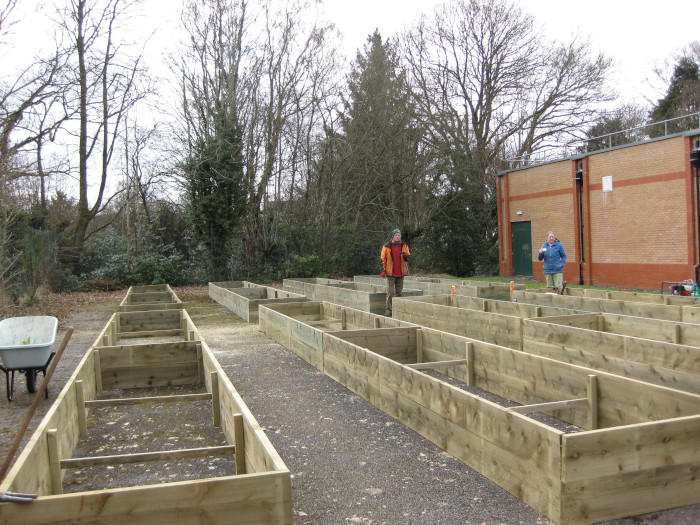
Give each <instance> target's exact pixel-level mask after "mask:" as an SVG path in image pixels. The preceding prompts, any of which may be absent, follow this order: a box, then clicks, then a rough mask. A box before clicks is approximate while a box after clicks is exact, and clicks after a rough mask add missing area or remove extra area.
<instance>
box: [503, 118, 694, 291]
mask: <svg viewBox="0 0 700 525" xmlns="http://www.w3.org/2000/svg"><path fill="white" fill-rule="evenodd" d="M694 149H700V129H696V130H693V131H690V132H686V133H683V134H678V135H673V136H670V137H664V138H660V139H653V140H649V141H646V142H640V143H636V144H631V145H626V146H619V147H615V148H610V149H606V150H601V151H596V152H593V153H586V154H583V155H578V156H575V157H569V158H566V159H562V160H557V161H552V162H547V163H542V164H538V165H532V166H527V167H523V168H518V169H513V170H509V171H505V172H502V173H499V175H498V178H497V196H498V240H499V261H500V274H501V275H502V276H525V275H533V276H534V277H535V278H540V279H542V280H544V275H543V273H542V263H541V262H539V261H538V260H537V252H538V250H539V248H540V246H541V245H542V243H544V242H545V240H546V237H547V232H548V231H549V230H553V231H554V232H556V235H557V237H558V238H559V240H560V241H561V242H562V244H563V245H564V248H565V249H566V253H567V263H566V266H565V267H564V280H565V281H567V282H568V283H570V284H579V283H582V284H593V285H600V286H618V287H629V288H642V289H659V288H660V286H661V283H662V281H683V280H685V279H695V265H696V264H698V263H699V262H700V258H699V255H698V216H697V212H696V209H697V199H698V196H697V187H696V180H695V175H696V168H695V167H694V166H693V165H692V164H691V161H690V156H691V150H694ZM577 172H578V177H577ZM577 178H578V179H579V180H578V181H577ZM579 181H580V182H579Z"/></svg>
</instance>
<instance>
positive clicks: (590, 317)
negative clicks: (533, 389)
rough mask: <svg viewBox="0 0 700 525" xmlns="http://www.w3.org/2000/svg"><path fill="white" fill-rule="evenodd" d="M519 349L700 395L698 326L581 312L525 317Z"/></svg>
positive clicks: (699, 328) (699, 338)
mask: <svg viewBox="0 0 700 525" xmlns="http://www.w3.org/2000/svg"><path fill="white" fill-rule="evenodd" d="M522 338H523V340H522V349H523V350H524V351H526V352H529V353H533V354H537V355H540V356H543V357H550V358H552V359H557V360H559V361H566V362H568V363H573V364H577V365H581V366H588V367H590V368H595V369H597V370H605V371H607V372H612V373H615V374H620V375H624V376H627V377H632V378H635V379H639V380H641V381H645V382H648V383H654V384H657V385H663V386H667V387H671V388H678V389H681V390H685V391H687V392H693V393H696V394H700V325H698V324H692V323H679V322H674V321H661V320H658V319H645V318H641V317H627V316H622V315H615V314H593V313H589V314H580V315H571V316H565V317H550V318H546V319H543V320H539V319H525V320H523V326H522Z"/></svg>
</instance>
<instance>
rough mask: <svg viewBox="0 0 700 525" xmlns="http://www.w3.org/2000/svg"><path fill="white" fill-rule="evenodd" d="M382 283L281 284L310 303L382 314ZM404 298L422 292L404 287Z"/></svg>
mask: <svg viewBox="0 0 700 525" xmlns="http://www.w3.org/2000/svg"><path fill="white" fill-rule="evenodd" d="M383 281H384V283H383V284H381V285H379V284H368V283H356V282H349V281H345V282H337V283H327V284H326V283H317V282H314V281H306V280H305V281H298V280H296V279H285V280H284V281H283V282H282V287H283V289H284V290H287V291H290V292H294V293H300V292H299V290H303V292H301V293H303V295H304V296H306V297H308V298H309V299H311V300H312V301H319V302H323V301H326V302H331V303H336V304H340V305H342V306H347V307H349V308H353V309H356V310H362V311H363V312H371V313H373V314H383V313H384V312H385V311H386V280H385V279H384V280H383ZM402 293H403V296H404V297H414V296H420V295H423V291H422V290H415V289H412V288H410V287H406V286H404V289H403V292H402Z"/></svg>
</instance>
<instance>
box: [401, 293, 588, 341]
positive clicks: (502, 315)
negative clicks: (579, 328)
mask: <svg viewBox="0 0 700 525" xmlns="http://www.w3.org/2000/svg"><path fill="white" fill-rule="evenodd" d="M574 313H576V312H574V311H573V310H567V309H565V308H556V307H548V306H537V305H532V304H525V303H512V302H510V301H498V300H494V299H483V298H479V297H471V296H463V295H434V296H426V297H405V298H404V297H401V298H397V299H394V310H393V316H394V318H395V319H400V320H402V321H406V322H409V323H413V324H417V325H422V326H427V327H430V328H435V329H436V330H441V331H443V332H450V333H452V334H457V335H462V336H465V337H470V338H472V339H479V340H480V341H485V342H488V343H493V344H498V345H502V346H507V347H508V348H514V349H520V348H521V347H522V335H521V325H522V318H523V317H546V316H550V315H557V316H559V315H566V314H574Z"/></svg>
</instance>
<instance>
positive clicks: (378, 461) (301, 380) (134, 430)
mask: <svg viewBox="0 0 700 525" xmlns="http://www.w3.org/2000/svg"><path fill="white" fill-rule="evenodd" d="M175 292H176V293H177V294H178V296H179V297H180V298H181V299H182V300H183V301H184V302H185V307H186V308H187V310H188V312H189V314H190V316H191V317H192V319H193V321H194V322H195V324H196V325H197V326H198V328H199V330H200V332H201V334H202V337H203V338H204V340H205V341H206V342H207V344H208V345H209V347H210V348H211V349H212V351H213V352H214V353H215V355H216V357H217V359H218V360H219V362H220V363H221V365H222V366H223V368H224V370H225V371H226V373H227V374H228V375H229V377H230V378H231V381H232V382H233V384H234V386H235V387H236V389H237V390H238V391H239V392H240V394H241V395H242V397H243V399H244V400H245V402H246V404H247V405H248V407H249V408H250V409H251V411H252V413H253V414H254V415H255V417H256V418H257V420H258V422H259V423H260V425H261V426H262V427H263V428H264V429H265V431H266V433H267V435H268V437H269V439H270V441H271V442H272V444H273V446H274V447H275V449H276V450H277V452H278V453H279V454H280V456H281V457H282V459H283V461H284V462H285V464H286V465H287V467H288V468H289V469H290V471H291V473H292V498H293V502H294V524H295V525H341V524H360V525H379V524H388V525H393V524H401V525H404V524H406V525H408V524H426V525H428V524H430V525H440V524H444V525H453V524H524V525H547V524H551V523H552V522H551V521H550V520H549V519H547V518H546V517H545V516H543V515H541V514H539V513H538V512H536V511H535V510H534V509H532V508H531V507H529V506H527V505H525V504H524V503H523V502H521V501H520V500H518V499H517V498H516V497H515V496H513V495H511V494H509V493H508V492H506V491H504V490H502V489H501V488H500V487H498V486H497V485H495V484H494V483H493V482H491V481H490V480H489V479H487V478H486V477H484V476H482V475H481V474H479V473H478V472H476V471H474V470H473V469H471V468H469V467H468V466H466V465H465V464H464V463H462V462H461V461H458V460H457V459H455V458H454V457H452V456H450V455H449V454H447V453H445V452H444V451H442V450H441V449H440V448H439V447H437V446H436V445H434V444H433V443H431V442H429V441H427V440H426V439H424V438H423V437H422V436H420V435H419V434H417V433H415V432H414V431H412V430H410V429H409V428H407V427H406V426H404V425H402V424H401V423H399V422H397V421H396V420H394V419H393V418H391V417H390V416H388V415H387V414H386V413H384V412H382V411H381V410H379V409H378V408H376V407H374V406H373V405H371V404H369V403H368V402H366V401H365V400H364V399H362V398H360V397H358V396H357V395H355V394H354V393H352V392H350V391H349V390H347V389H346V388H344V387H343V386H341V385H340V384H338V383H336V382H335V381H333V380H332V379H330V378H329V377H328V376H325V375H324V374H322V373H320V372H319V371H318V370H317V369H315V368H313V367H312V366H311V365H309V364H308V363H306V362H305V361H303V360H301V359H299V358H298V357H296V356H295V355H294V354H293V353H292V352H290V351H288V350H286V349H285V348H284V347H282V346H280V345H278V344H277V343H275V342H274V341H272V340H271V339H269V338H268V337H267V336H266V335H265V334H263V333H262V332H260V331H259V330H258V327H257V325H253V324H247V323H245V322H243V321H242V320H241V319H239V318H237V317H236V316H234V315H233V314H232V313H231V312H229V311H228V310H226V309H225V308H223V307H221V306H220V305H218V304H216V303H214V302H212V301H211V300H210V299H209V297H208V294H207V290H206V288H195V289H191V288H188V289H175ZM122 296H123V294H122V295H120V296H119V297H118V298H113V299H106V300H105V301H103V302H97V303H94V304H92V305H90V306H88V307H86V308H85V309H82V310H80V311H77V312H75V313H74V314H73V315H71V316H70V318H68V319H67V321H66V323H62V325H64V324H65V326H68V325H70V326H73V327H74V329H75V331H74V333H73V336H72V338H71V341H70V344H69V345H68V347H67V348H66V352H65V353H64V356H63V358H62V359H61V361H60V362H59V364H58V366H57V368H56V372H55V374H54V376H53V378H52V379H51V385H50V396H49V399H48V400H42V402H41V403H40V404H39V410H38V411H37V414H36V415H35V416H34V418H33V419H32V421H31V425H30V430H29V431H28V432H27V435H26V436H25V438H24V439H23V441H22V446H24V444H26V442H27V441H28V439H29V437H30V436H31V433H32V432H33V430H34V429H35V428H36V427H37V425H38V424H39V422H40V420H41V418H42V417H43V416H44V414H45V413H46V412H47V410H48V409H49V407H50V404H51V403H52V402H53V400H54V399H55V398H56V394H57V393H58V392H59V390H60V389H61V388H62V387H63V385H65V383H66V381H67V380H68V379H69V377H70V375H71V374H72V372H73V370H74V369H75V367H76V365H77V364H78V362H79V361H80V359H81V358H82V356H83V355H84V354H85V352H86V351H87V349H88V348H89V347H90V345H92V344H93V342H94V340H95V339H96V337H97V334H98V333H99V331H100V330H101V329H102V328H103V327H104V325H105V323H106V322H107V320H108V319H109V317H110V316H111V314H112V312H114V310H115V308H116V306H117V305H118V302H119V299H120V298H121V297H122ZM62 331H65V328H64V327H62V329H61V330H60V331H59V334H58V336H57V341H60V340H61V338H62ZM22 379H23V378H22ZM3 386H4V385H3ZM101 395H103V396H108V395H110V394H109V393H102V394H101ZM141 395H143V394H141ZM31 402H32V396H31V395H30V394H28V393H27V392H26V388H24V383H23V381H22V382H21V383H20V381H18V380H17V379H16V384H15V398H14V400H13V401H12V402H11V403H8V401H7V399H6V398H5V397H4V396H3V398H2V400H0V421H2V430H1V431H0V450H3V451H7V450H8V448H9V445H10V443H11V442H12V440H13V439H14V437H15V433H16V431H17V429H18V428H19V427H20V425H21V424H22V421H23V419H24V416H25V414H26V411H27V409H28V407H29V405H30V404H31ZM178 406H180V405H178ZM192 410H194V409H192ZM152 412H153V411H151V413H147V412H146V413H135V412H131V411H127V412H124V413H119V412H118V413H114V412H109V413H108V414H106V413H105V414H101V415H100V414H99V413H98V412H97V411H95V413H94V416H95V418H96V419H95V420H94V422H91V420H92V419H93V413H91V417H90V418H89V419H88V423H89V425H91V427H90V428H92V429H93V431H92V432H91V431H89V432H88V434H89V435H88V438H86V440H85V441H81V443H80V444H79V448H78V450H76V454H75V456H76V457H78V456H79V455H81V454H87V453H88V452H90V451H91V450H94V451H95V452H92V453H91V454H95V453H97V451H98V450H103V449H102V448H100V447H106V448H105V449H104V450H107V452H106V453H110V454H111V453H114V451H115V450H116V451H119V450H126V449H128V448H129V447H131V446H132V445H133V442H134V441H135V440H137V439H138V440H141V441H142V440H143V439H145V438H146V437H148V438H149V439H150V434H149V433H152V432H153V429H154V426H158V427H161V426H165V427H166V428H173V426H174V425H173V424H172V421H173V420H172V419H168V418H175V419H177V420H178V424H179V423H180V422H181V421H182V420H185V421H187V423H188V424H191V426H189V427H187V429H185V430H182V429H181V425H180V426H178V427H177V428H178V429H179V430H178V431H177V433H172V432H171V433H167V434H166V435H164V436H163V439H164V441H165V443H166V445H167V443H168V442H171V443H172V445H173V446H174V447H175V448H188V447H190V446H213V445H218V444H222V443H221V442H220V441H219V440H220V435H219V434H218V433H217V432H209V431H206V432H204V431H202V430H201V429H202V428H204V427H206V426H209V427H211V425H207V424H205V421H204V420H201V421H199V420H196V419H191V418H193V417H195V416H194V415H190V413H189V412H187V413H184V414H183V413H182V412H181V411H178V412H175V413H174V414H170V415H165V416H163V417H164V418H165V420H164V421H165V425H161V423H162V422H163V420H160V419H159V420H158V422H157V424H156V425H154V423H153V417H154V416H153V413H152ZM99 418H103V419H102V420H100V419H99ZM159 418H160V416H159ZM109 423H111V425H110V426H111V427H112V428H113V429H118V430H119V432H116V430H115V431H114V432H112V431H110V432H109V433H99V432H98V429H104V428H105V425H106V424H109ZM90 428H89V430H90ZM197 429H200V430H197ZM172 438H175V440H176V442H172ZM90 440H93V441H90ZM162 441H163V440H161V442H159V443H158V445H157V446H158V449H162V447H163V446H164V445H163V443H162ZM202 441H204V442H205V445H202V444H198V445H192V444H193V443H202ZM110 447H111V448H110ZM20 450H21V447H20ZM140 451H143V450H140ZM100 453H102V452H100ZM3 459H4V458H3ZM218 463H219V464H217V462H215V463H214V464H208V465H204V466H203V465H201V464H198V465H195V464H185V463H183V464H172V465H169V466H168V468H165V467H158V468H152V469H150V470H149V471H148V472H143V470H144V469H143V468H141V469H126V468H125V469H122V470H121V471H118V472H117V471H116V470H119V469H115V471H110V472H106V473H105V472H104V471H102V472H101V473H100V474H97V475H92V474H91V473H90V472H88V471H87V469H83V470H79V471H77V472H76V471H73V472H71V474H70V476H68V477H67V478H66V480H65V481H64V489H65V490H66V491H71V490H89V489H90V488H100V487H104V486H111V485H112V484H116V485H118V486H123V485H130V484H131V485H135V484H141V483H153V482H159V481H175V480H181V479H191V476H193V475H194V476H197V475H198V472H199V471H200V469H203V470H202V471H204V470H210V471H211V470H212V469H219V468H224V469H225V468H230V467H225V466H223V465H222V464H224V463H226V462H225V461H224V462H218ZM215 472H217V473H214V474H208V476H211V475H219V474H218V472H219V471H218V470H215ZM229 473H230V472H229ZM698 522H700V505H694V506H688V507H682V508H678V509H670V510H667V511H662V512H654V513H650V514H646V515H642V516H634V517H629V518H624V519H620V520H614V521H611V522H608V523H609V524H611V525H630V524H640V523H641V524H659V525H661V524H664V525H666V524H669V525H670V524H691V523H692V524H695V523H698Z"/></svg>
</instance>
